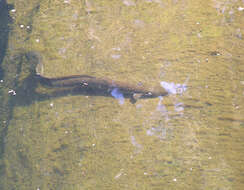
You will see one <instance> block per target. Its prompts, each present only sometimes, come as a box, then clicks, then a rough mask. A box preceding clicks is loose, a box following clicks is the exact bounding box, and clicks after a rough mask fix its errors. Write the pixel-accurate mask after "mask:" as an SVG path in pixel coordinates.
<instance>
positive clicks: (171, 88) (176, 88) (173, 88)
mask: <svg viewBox="0 0 244 190" xmlns="http://www.w3.org/2000/svg"><path fill="white" fill-rule="evenodd" d="M160 84H161V86H162V87H163V88H164V89H165V90H166V91H167V92H168V93H169V94H182V93H183V92H185V91H186V89H187V87H186V85H185V84H175V83H173V82H165V81H162V82H160Z"/></svg>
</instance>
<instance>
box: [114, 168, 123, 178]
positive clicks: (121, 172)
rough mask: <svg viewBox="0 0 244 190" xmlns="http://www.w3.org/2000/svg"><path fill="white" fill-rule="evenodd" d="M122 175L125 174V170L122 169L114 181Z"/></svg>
mask: <svg viewBox="0 0 244 190" xmlns="http://www.w3.org/2000/svg"><path fill="white" fill-rule="evenodd" d="M122 174H124V169H121V170H120V171H119V173H118V174H117V175H116V176H115V177H114V179H118V178H119V177H120V176H121V175H122ZM124 175H125V174H124Z"/></svg>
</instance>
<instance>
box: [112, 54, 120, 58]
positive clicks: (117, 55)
mask: <svg viewBox="0 0 244 190" xmlns="http://www.w3.org/2000/svg"><path fill="white" fill-rule="evenodd" d="M111 57H112V58H113V59H119V58H120V57H121V55H119V54H113V55H111Z"/></svg>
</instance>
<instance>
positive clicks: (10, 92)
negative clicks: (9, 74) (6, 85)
mask: <svg viewBox="0 0 244 190" xmlns="http://www.w3.org/2000/svg"><path fill="white" fill-rule="evenodd" d="M8 93H9V94H12V95H13V96H15V95H16V92H15V91H14V90H9V91H8Z"/></svg>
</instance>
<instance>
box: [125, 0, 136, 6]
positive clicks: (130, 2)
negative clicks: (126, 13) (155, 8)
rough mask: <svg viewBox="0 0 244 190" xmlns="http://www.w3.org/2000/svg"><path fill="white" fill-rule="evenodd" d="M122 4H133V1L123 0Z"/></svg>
mask: <svg viewBox="0 0 244 190" xmlns="http://www.w3.org/2000/svg"><path fill="white" fill-rule="evenodd" d="M123 3H124V5H126V6H135V5H136V4H135V2H134V1H133V0H123Z"/></svg>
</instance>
